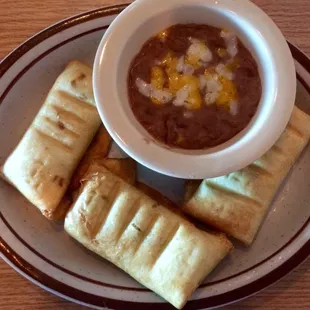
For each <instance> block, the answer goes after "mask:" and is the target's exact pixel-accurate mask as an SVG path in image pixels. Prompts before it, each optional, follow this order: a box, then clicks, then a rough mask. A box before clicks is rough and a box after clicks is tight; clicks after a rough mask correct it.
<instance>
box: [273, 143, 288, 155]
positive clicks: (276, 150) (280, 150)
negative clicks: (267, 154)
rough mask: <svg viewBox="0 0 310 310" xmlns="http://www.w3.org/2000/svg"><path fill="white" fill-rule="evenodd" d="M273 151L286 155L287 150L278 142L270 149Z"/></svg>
mask: <svg viewBox="0 0 310 310" xmlns="http://www.w3.org/2000/svg"><path fill="white" fill-rule="evenodd" d="M270 150H271V151H272V152H275V153H277V154H278V155H281V156H285V152H284V151H283V150H282V149H281V148H280V147H279V146H277V145H276V144H275V145H274V146H273V147H272V148H271V149H270Z"/></svg>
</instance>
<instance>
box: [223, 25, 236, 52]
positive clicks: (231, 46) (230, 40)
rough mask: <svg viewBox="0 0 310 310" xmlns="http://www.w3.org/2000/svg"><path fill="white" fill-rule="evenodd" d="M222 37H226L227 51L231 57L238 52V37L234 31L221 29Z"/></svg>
mask: <svg viewBox="0 0 310 310" xmlns="http://www.w3.org/2000/svg"><path fill="white" fill-rule="evenodd" d="M221 37H222V38H223V39H224V41H225V44H226V48H227V52H228V54H229V56H230V57H231V58H234V57H235V56H236V55H237V54H238V41H237V37H236V36H235V35H234V34H233V33H232V32H227V31H223V30H222V31H221Z"/></svg>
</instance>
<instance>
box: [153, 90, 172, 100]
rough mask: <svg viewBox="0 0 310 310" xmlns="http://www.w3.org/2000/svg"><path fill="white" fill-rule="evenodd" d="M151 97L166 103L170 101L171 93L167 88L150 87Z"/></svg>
mask: <svg viewBox="0 0 310 310" xmlns="http://www.w3.org/2000/svg"><path fill="white" fill-rule="evenodd" d="M151 97H153V98H155V99H156V100H158V101H159V102H161V103H167V102H169V101H171V99H172V94H171V93H170V92H169V91H167V90H161V89H156V88H152V95H151Z"/></svg>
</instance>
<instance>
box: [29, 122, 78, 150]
mask: <svg viewBox="0 0 310 310" xmlns="http://www.w3.org/2000/svg"><path fill="white" fill-rule="evenodd" d="M34 130H35V131H36V133H37V134H38V135H39V136H40V137H41V138H42V139H44V140H47V141H49V142H50V143H52V144H53V145H54V146H57V147H58V148H61V149H62V150H64V151H66V152H70V153H71V152H72V151H73V149H72V147H70V146H69V145H67V144H65V143H64V142H62V141H60V140H58V139H56V138H54V137H51V136H50V135H49V134H47V133H45V132H43V131H42V130H41V129H39V128H35V129H34Z"/></svg>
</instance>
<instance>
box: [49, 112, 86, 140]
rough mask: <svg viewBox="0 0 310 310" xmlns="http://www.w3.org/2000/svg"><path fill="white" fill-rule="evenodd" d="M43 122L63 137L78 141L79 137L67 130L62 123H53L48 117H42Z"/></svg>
mask: <svg viewBox="0 0 310 310" xmlns="http://www.w3.org/2000/svg"><path fill="white" fill-rule="evenodd" d="M44 120H45V121H46V122H48V123H49V124H50V125H51V126H53V127H54V128H55V129H56V130H57V131H59V130H61V131H62V134H63V135H67V136H68V137H71V138H73V139H78V138H79V137H80V135H79V134H78V133H76V132H74V131H73V130H71V129H69V128H67V127H66V126H65V124H64V123H62V122H60V121H54V120H52V119H51V118H49V117H48V116H44Z"/></svg>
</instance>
